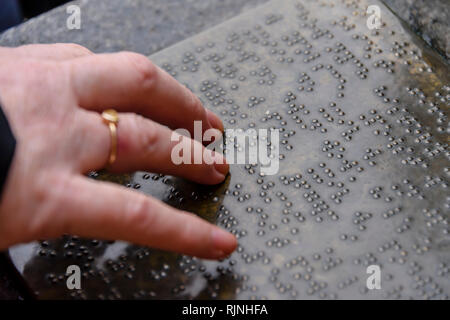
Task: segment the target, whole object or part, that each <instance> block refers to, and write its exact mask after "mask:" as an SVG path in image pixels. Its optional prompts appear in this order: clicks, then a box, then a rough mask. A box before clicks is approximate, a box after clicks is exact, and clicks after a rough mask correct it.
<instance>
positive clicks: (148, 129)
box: [132, 114, 159, 153]
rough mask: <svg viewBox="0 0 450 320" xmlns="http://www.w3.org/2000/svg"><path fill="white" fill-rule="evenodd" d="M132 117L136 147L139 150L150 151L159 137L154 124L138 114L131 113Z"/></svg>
mask: <svg viewBox="0 0 450 320" xmlns="http://www.w3.org/2000/svg"><path fill="white" fill-rule="evenodd" d="M132 118H133V121H132V122H133V127H134V130H135V132H136V134H134V135H133V137H135V138H134V139H135V141H136V146H135V147H136V149H137V150H139V152H144V153H152V152H153V151H154V147H155V146H156V144H157V142H158V139H159V137H158V128H157V126H156V124H155V123H154V122H152V121H150V120H148V119H146V118H144V117H143V116H141V115H138V114H133V116H132Z"/></svg>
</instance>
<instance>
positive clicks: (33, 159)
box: [0, 44, 237, 259]
mask: <svg viewBox="0 0 450 320" xmlns="http://www.w3.org/2000/svg"><path fill="white" fill-rule="evenodd" d="M0 99H1V104H2V106H3V111H4V113H5V114H6V116H7V118H8V121H9V123H10V126H11V128H12V130H13V132H14V135H15V137H16V140H17V146H16V150H15V154H14V158H13V162H12V165H11V168H10V171H9V173H8V178H7V181H6V184H5V186H4V189H3V194H2V195H1V198H0V250H3V249H7V248H8V247H10V246H12V245H14V244H17V243H23V242H29V241H32V240H38V239H49V238H55V237H58V236H61V235H63V234H76V235H78V236H82V237H89V238H99V239H109V240H125V241H129V242H132V243H136V244H139V245H144V246H149V247H153V248H158V249H163V250H170V251H174V252H178V253H183V254H188V255H193V256H197V257H200V258H206V259H223V258H225V257H226V256H228V255H229V254H230V253H232V252H233V251H234V249H235V248H236V246H237V241H236V238H235V237H234V236H233V235H232V234H230V233H229V232H226V231H225V230H223V229H221V228H219V227H217V226H215V225H213V224H210V223H208V222H206V221H205V220H203V219H201V218H199V217H197V216H196V215H194V214H192V213H189V212H185V211H180V210H178V209H175V208H173V207H170V206H168V205H166V204H164V203H163V202H161V201H159V200H157V199H155V198H152V197H149V196H147V195H144V194H142V193H139V192H136V191H132V190H130V189H127V188H125V187H122V186H119V185H116V184H112V183H108V182H99V181H95V180H93V179H88V178H87V177H85V176H84V174H86V173H87V172H89V171H92V170H99V169H102V168H105V167H106V168H107V169H108V170H109V171H111V172H117V173H122V172H133V171H136V170H144V171H149V172H159V173H164V174H169V175H174V176H179V177H182V178H186V179H189V180H192V181H194V182H198V183H202V184H211V185H212V184H219V183H221V182H223V180H224V179H225V176H226V174H227V173H228V170H229V167H228V165H227V164H226V161H225V160H223V159H220V157H221V156H220V155H217V154H215V155H214V158H215V159H217V160H216V163H213V164H210V165H208V164H207V163H203V164H180V165H175V164H173V162H172V161H171V159H170V152H171V148H172V147H173V144H174V143H175V142H171V141H170V136H171V132H172V130H175V129H178V128H185V129H187V130H189V131H191V132H192V133H193V124H194V120H200V121H202V125H203V130H208V129H217V130H220V131H223V124H222V122H221V120H220V119H219V118H218V117H217V116H216V115H215V114H214V113H212V112H211V111H208V110H207V109H205V108H204V107H203V106H202V104H201V102H200V100H199V99H198V98H197V97H196V96H195V95H194V94H193V93H192V92H191V91H190V90H188V89H187V88H186V87H184V86H183V85H181V84H180V83H178V82H177V81H176V80H175V79H173V78H172V77H171V76H170V75H169V74H167V73H166V72H165V71H163V70H161V69H160V68H158V67H157V66H155V65H154V64H153V63H152V62H151V61H150V60H148V59H147V58H146V57H144V56H142V55H139V54H136V53H131V52H121V53H114V54H93V53H92V52H90V51H89V50H88V49H86V48H84V47H81V46H78V45H74V44H53V45H27V46H22V47H17V48H2V47H0ZM109 108H114V109H115V110H117V111H118V112H119V123H118V151H117V160H116V162H115V163H113V164H112V165H108V158H109V153H110V145H111V136H110V131H109V128H108V126H107V125H106V124H105V123H104V122H102V118H101V112H102V111H104V110H106V109H109ZM192 136H193V135H192ZM193 143H197V144H201V143H200V142H193ZM202 148H203V146H202Z"/></svg>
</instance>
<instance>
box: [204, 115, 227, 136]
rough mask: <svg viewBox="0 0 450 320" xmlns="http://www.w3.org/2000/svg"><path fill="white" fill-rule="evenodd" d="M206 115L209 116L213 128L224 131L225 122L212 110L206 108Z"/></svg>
mask: <svg viewBox="0 0 450 320" xmlns="http://www.w3.org/2000/svg"><path fill="white" fill-rule="evenodd" d="M206 115H207V117H208V121H209V123H210V124H211V125H212V126H213V128H215V129H217V130H220V131H221V132H223V130H224V128H223V123H222V120H220V118H219V117H218V116H217V115H216V114H215V113H214V112H212V111H209V110H206Z"/></svg>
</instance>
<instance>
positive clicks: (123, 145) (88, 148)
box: [80, 111, 229, 184]
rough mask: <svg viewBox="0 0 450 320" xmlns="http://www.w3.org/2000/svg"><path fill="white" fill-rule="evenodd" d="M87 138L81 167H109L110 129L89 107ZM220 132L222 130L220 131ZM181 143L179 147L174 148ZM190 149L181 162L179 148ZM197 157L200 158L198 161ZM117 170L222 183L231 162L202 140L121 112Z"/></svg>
mask: <svg viewBox="0 0 450 320" xmlns="http://www.w3.org/2000/svg"><path fill="white" fill-rule="evenodd" d="M84 113H85V117H84V118H85V121H86V123H85V125H86V128H87V129H86V131H87V132H90V134H89V133H88V134H86V135H85V137H86V139H87V141H86V142H84V145H85V150H83V151H82V152H83V155H82V157H83V160H82V163H80V166H81V167H80V171H82V172H87V171H90V170H97V169H100V168H103V167H105V165H106V164H107V162H108V158H109V154H110V152H111V149H110V148H111V139H112V137H111V135H110V129H109V127H108V126H107V125H106V124H105V123H102V118H101V117H100V115H99V114H98V113H96V112H90V111H85V112H84ZM217 133H218V134H219V131H217ZM176 146H178V149H174V148H175V147H176ZM181 148H184V150H186V152H189V158H188V159H189V160H188V161H183V162H179V161H178V162H177V159H179V157H177V158H175V157H176V156H177V155H179V153H178V152H177V150H179V149H181ZM195 157H197V159H198V160H200V161H198V162H201V163H197V164H196V163H195ZM108 170H110V171H113V172H132V171H137V170H144V171H149V172H158V173H163V174H170V175H175V176H179V177H183V178H186V179H189V180H192V181H195V182H198V183H202V184H218V183H220V182H222V181H223V180H224V179H225V176H226V174H227V173H228V170H229V166H228V164H227V163H226V159H225V157H224V156H223V155H222V154H220V153H216V152H212V151H210V150H208V149H206V148H205V147H204V146H203V145H202V144H201V143H200V142H198V141H195V140H192V139H190V138H188V137H185V136H180V135H178V134H174V133H173V131H172V130H170V129H169V128H167V127H165V126H163V125H161V124H159V123H156V122H154V121H152V120H149V119H147V118H144V117H142V116H139V115H136V114H133V113H119V123H118V124H117V159H116V161H115V162H114V163H113V164H112V165H110V166H108Z"/></svg>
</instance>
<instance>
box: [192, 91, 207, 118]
mask: <svg viewBox="0 0 450 320" xmlns="http://www.w3.org/2000/svg"><path fill="white" fill-rule="evenodd" d="M188 108H189V111H190V112H191V113H192V114H193V115H194V118H195V119H196V120H203V119H205V118H206V110H205V108H204V107H203V105H202V103H201V102H200V99H199V98H197V96H195V95H194V94H193V93H190V99H189V100H188Z"/></svg>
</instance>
